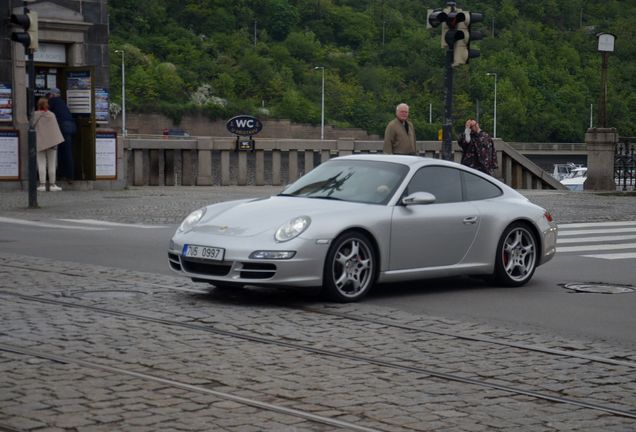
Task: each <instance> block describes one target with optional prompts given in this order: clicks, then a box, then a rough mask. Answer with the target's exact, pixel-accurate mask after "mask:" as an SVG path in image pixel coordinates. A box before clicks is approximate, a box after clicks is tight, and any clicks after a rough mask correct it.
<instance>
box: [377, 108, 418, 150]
mask: <svg viewBox="0 0 636 432" xmlns="http://www.w3.org/2000/svg"><path fill="white" fill-rule="evenodd" d="M384 153H387V154H404V155H415V154H417V149H416V147H415V128H414V127H413V123H411V122H410V121H409V106H408V105H407V104H405V103H401V104H399V105H398V106H397V107H396V108H395V118H394V119H393V120H391V121H390V122H389V124H388V125H387V126H386V129H385V131H384Z"/></svg>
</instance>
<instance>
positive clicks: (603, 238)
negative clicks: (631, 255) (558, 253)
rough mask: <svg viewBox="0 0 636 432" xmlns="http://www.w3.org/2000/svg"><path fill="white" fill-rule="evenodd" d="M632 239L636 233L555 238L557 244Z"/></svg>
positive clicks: (635, 236)
mask: <svg viewBox="0 0 636 432" xmlns="http://www.w3.org/2000/svg"><path fill="white" fill-rule="evenodd" d="M634 239H636V235H626V236H596V237H579V238H565V239H558V240H557V244H566V243H598V242H610V241H621V240H634Z"/></svg>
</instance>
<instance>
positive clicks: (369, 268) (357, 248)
mask: <svg viewBox="0 0 636 432" xmlns="http://www.w3.org/2000/svg"><path fill="white" fill-rule="evenodd" d="M376 265H377V264H376V259H375V251H374V249H373V244H372V243H371V240H369V238H368V237H367V236H366V235H364V234H362V233H358V232H349V233H345V234H343V235H341V236H340V237H338V238H337V239H336V240H335V241H334V242H333V243H332V245H331V248H330V249H329V252H328V253H327V259H326V261H325V269H324V274H323V281H324V282H323V287H324V289H325V292H326V294H327V295H328V296H329V297H330V298H331V299H332V300H335V301H338V302H342V303H345V302H353V301H357V300H360V299H361V298H362V297H364V296H365V295H366V294H367V293H368V292H369V290H370V289H371V287H372V286H373V284H374V283H375V275H376Z"/></svg>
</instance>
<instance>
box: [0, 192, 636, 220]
mask: <svg viewBox="0 0 636 432" xmlns="http://www.w3.org/2000/svg"><path fill="white" fill-rule="evenodd" d="M281 190H282V187H281V186H209V187H208V186H143V187H131V188H128V189H125V190H90V191H62V192H43V193H42V192H40V193H38V196H37V202H38V206H39V208H33V209H30V208H28V203H29V197H28V192H27V191H7V192H4V191H3V192H0V215H2V216H4V217H19V218H26V219H38V220H42V219H47V218H52V219H54V218H74V219H78V218H79V219H100V220H107V221H111V222H122V223H144V224H168V223H179V222H181V220H182V219H183V218H184V217H185V216H187V215H188V214H189V213H190V212H191V211H192V210H194V209H197V208H199V207H202V206H204V205H206V204H210V203H214V202H219V201H227V200H231V199H241V198H249V197H262V196H269V195H273V194H276V193H278V192H280V191H281ZM520 192H521V193H522V194H524V195H525V196H526V197H528V199H530V201H532V202H534V203H536V204H538V205H540V206H542V207H544V208H546V209H548V210H549V211H550V212H551V213H552V215H553V216H554V217H555V219H556V220H557V222H558V223H571V222H594V221H613V220H636V194H634V193H593V192H571V191H552V190H523V191H520Z"/></svg>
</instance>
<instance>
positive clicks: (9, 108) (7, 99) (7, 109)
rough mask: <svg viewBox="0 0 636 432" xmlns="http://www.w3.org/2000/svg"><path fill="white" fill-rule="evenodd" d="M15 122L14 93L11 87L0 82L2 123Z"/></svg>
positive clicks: (0, 121)
mask: <svg viewBox="0 0 636 432" xmlns="http://www.w3.org/2000/svg"><path fill="white" fill-rule="evenodd" d="M12 121H13V93H12V91H11V85H10V84H7V83H1V82H0V123H10V122H12Z"/></svg>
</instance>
